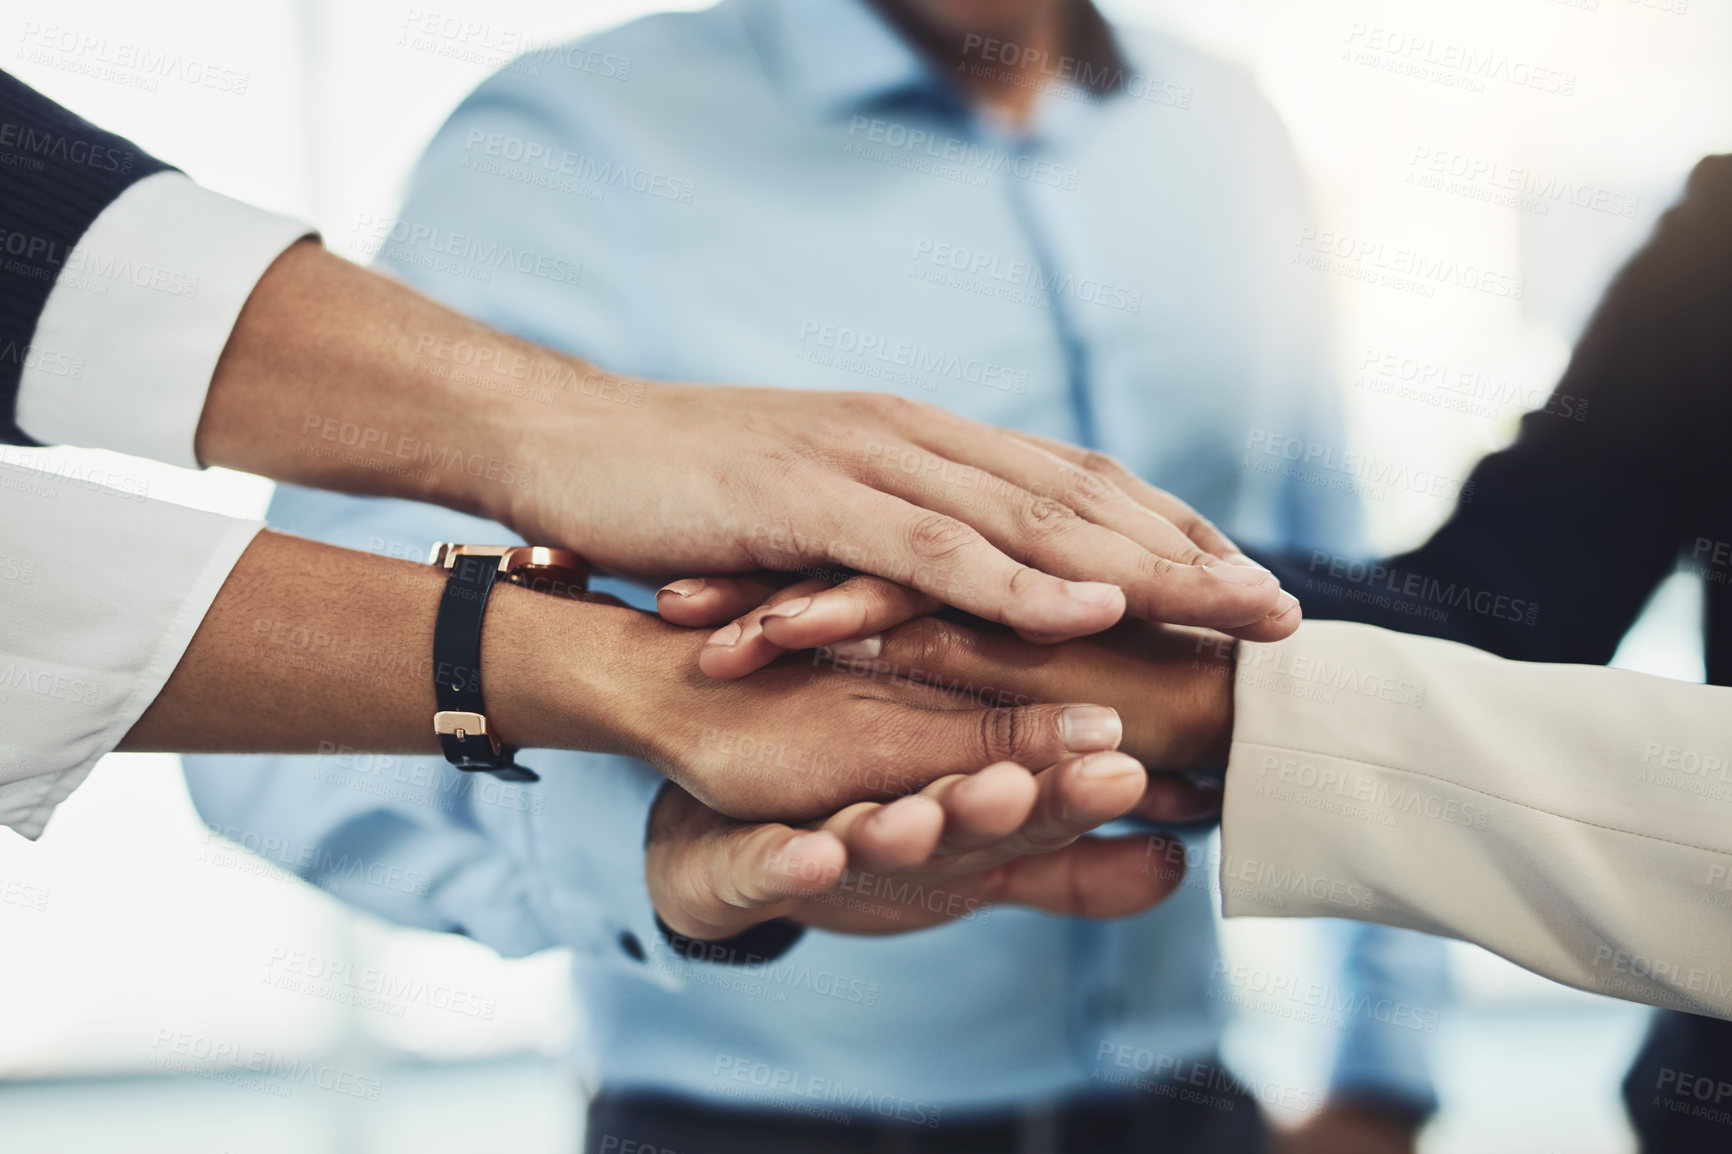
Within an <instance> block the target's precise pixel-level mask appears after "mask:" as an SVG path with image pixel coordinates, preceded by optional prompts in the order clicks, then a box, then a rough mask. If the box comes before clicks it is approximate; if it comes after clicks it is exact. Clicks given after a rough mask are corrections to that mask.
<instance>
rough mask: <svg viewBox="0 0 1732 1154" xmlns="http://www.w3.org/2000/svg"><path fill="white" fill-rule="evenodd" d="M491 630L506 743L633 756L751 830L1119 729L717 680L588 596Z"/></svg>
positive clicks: (1046, 713) (810, 671)
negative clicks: (509, 740)
mask: <svg viewBox="0 0 1732 1154" xmlns="http://www.w3.org/2000/svg"><path fill="white" fill-rule="evenodd" d="M488 628H489V630H490V632H489V634H488V635H487V636H486V638H484V642H483V649H482V652H483V667H484V675H485V679H486V682H487V684H488V686H489V715H490V718H492V719H493V720H495V721H496V722H497V724H498V729H499V731H500V732H501V733H505V734H509V735H511V737H512V740H513V743H514V744H517V745H520V746H524V747H528V748H566V747H569V746H572V745H573V744H576V745H578V747H580V748H584V749H594V750H598V751H601V752H612V753H624V754H629V755H631V756H634V757H638V758H641V759H643V760H645V761H648V762H649V763H650V764H651V765H654V766H655V767H656V768H657V769H659V770H661V771H662V772H663V773H664V774H666V775H667V776H668V777H669V778H670V779H671V780H673V781H675V782H677V783H678V784H680V785H681V786H683V787H684V788H685V789H686V790H687V791H689V792H690V793H691V794H693V795H694V796H695V797H696V798H697V799H698V800H699V801H701V802H703V803H704V804H705V805H707V806H709V807H710V808H712V809H716V810H718V811H720V812H722V813H724V814H727V815H729V816H732V817H736V818H741V819H746V820H757V821H762V820H767V819H777V820H808V819H813V818H819V817H824V816H827V815H829V814H832V813H834V812H835V811H836V810H838V809H841V808H842V807H843V806H846V805H849V804H850V803H853V802H857V801H864V800H873V799H884V798H892V797H900V796H902V795H903V794H909V793H915V792H918V791H920V790H921V789H923V788H925V787H926V786H928V785H929V784H930V783H931V782H933V781H934V780H936V779H938V778H941V777H944V776H946V775H949V774H955V773H962V772H968V771H971V770H973V769H975V768H977V767H979V766H981V765H987V764H991V763H994V762H998V761H1006V760H1009V761H1015V762H1018V763H1022V764H1031V765H1050V764H1053V763H1055V762H1057V761H1059V760H1061V759H1062V758H1065V757H1067V756H1071V755H1074V754H1080V753H1091V752H1098V751H1103V750H1110V749H1113V748H1114V747H1116V746H1117V745H1118V743H1119V739H1120V736H1121V733H1122V725H1121V723H1120V721H1119V718H1118V715H1117V714H1115V713H1114V712H1113V711H1112V710H1111V709H1106V708H1103V707H1101V706H1096V705H1084V704H1061V703H1051V702H1041V703H1022V702H1019V703H1015V704H1005V705H995V706H993V707H986V706H983V705H982V704H981V703H980V702H979V701H978V700H977V699H975V698H973V697H970V696H967V695H964V694H957V693H952V692H949V691H947V690H944V689H941V688H938V687H934V686H930V685H925V684H921V683H919V682H918V681H917V680H915V681H911V680H910V679H909V678H907V677H905V676H902V675H900V674H898V673H896V672H895V671H882V670H865V669H862V670H853V669H848V668H838V667H835V666H833V665H832V664H831V663H829V662H821V661H813V660H805V661H801V660H799V659H794V658H790V659H788V660H785V661H781V662H778V663H775V664H773V665H771V666H769V667H768V668H765V669H763V670H761V671H759V672H758V673H757V674H756V675H755V676H752V677H749V678H744V679H742V680H739V681H716V680H713V679H711V678H709V677H706V676H704V675H703V674H702V673H701V672H699V670H698V668H697V656H698V650H699V649H700V648H701V647H702V645H703V641H704V635H703V634H702V633H701V632H693V631H691V630H686V629H678V628H675V627H673V626H670V625H667V624H666V623H664V622H662V621H660V620H659V619H657V618H656V617H655V616H653V615H651V614H646V613H639V612H637V611H635V610H632V609H629V608H624V607H619V606H613V605H607V604H601V603H597V602H596V601H594V600H591V601H587V602H570V601H560V600H558V599H556V598H551V597H546V596H542V595H539V594H534V593H527V592H523V591H521V590H516V589H510V588H507V589H504V590H501V591H500V592H499V593H497V594H495V600H494V603H493V604H492V605H491V606H490V608H489V611H488ZM489 653H497V654H498V655H499V658H498V661H497V662H496V663H494V664H493V666H492V667H491V668H488V663H489V660H490V659H489V658H488V656H487V655H488V654H489ZM495 687H497V688H495ZM574 735H581V736H580V737H579V738H574ZM1131 800H1132V801H1134V800H1135V799H1134V798H1133V799H1131ZM1126 804H1127V805H1129V804H1130V803H1129V802H1127V803H1126Z"/></svg>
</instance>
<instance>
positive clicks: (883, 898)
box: [645, 753, 1184, 941]
mask: <svg viewBox="0 0 1732 1154" xmlns="http://www.w3.org/2000/svg"><path fill="white" fill-rule="evenodd" d="M1144 776H1145V775H1144V773H1143V770H1142V767H1141V766H1139V765H1138V764H1137V763H1136V762H1135V761H1133V760H1132V759H1131V758H1129V757H1126V756H1124V755H1123V754H1118V753H1096V754H1090V755H1088V756H1086V757H1080V758H1072V759H1070V760H1068V761H1065V762H1062V763H1060V764H1058V765H1055V766H1053V767H1051V768H1049V769H1046V770H1044V771H1042V772H1041V773H1038V774H1031V773H1029V771H1028V770H1026V769H1023V768H1022V767H1021V766H1018V765H1015V764H1013V763H1010V762H1000V763H998V764H996V765H991V766H988V767H987V768H985V769H982V770H979V771H977V772H975V773H972V774H954V775H950V776H947V777H943V778H940V779H939V780H937V781H934V782H933V783H932V784H931V785H929V786H927V787H926V788H925V789H923V790H921V791H920V792H919V793H917V794H914V795H912V796H908V797H903V798H900V799H898V800H896V801H893V802H890V803H888V804H878V803H873V802H862V803H860V804H857V805H853V806H849V807H848V808H847V809H844V810H842V811H841V812H840V813H837V814H835V815H834V816H833V817H831V818H829V819H828V820H826V821H824V822H822V823H821V824H819V825H818V826H817V827H816V828H814V829H795V828H792V827H790V826H786V825H780V824H766V825H751V824H747V823H744V822H737V821H733V820H731V819H729V818H725V817H722V816H721V815H719V814H717V813H715V812H713V811H712V810H709V809H707V808H706V807H704V806H703V805H702V804H700V803H699V802H697V801H696V800H695V799H694V798H692V797H691V795H690V794H687V793H686V792H685V791H684V790H681V789H680V788H679V787H678V786H676V785H671V784H670V785H668V786H666V787H665V788H664V789H663V791H662V793H661V796H660V797H659V798H658V799H657V802H656V807H655V810H654V812H653V814H652V816H651V819H650V830H649V839H648V850H647V856H646V864H645V870H646V880H647V882H648V884H649V890H650V896H651V898H652V899H653V901H654V903H655V907H656V911H657V912H658V913H659V914H660V915H661V917H662V920H663V921H665V922H666V923H667V924H668V926H669V927H670V928H672V929H673V930H675V931H676V932H677V933H680V934H683V935H685V936H687V937H690V938H695V939H699V940H709V941H714V940H720V939H724V938H728V937H732V936H733V935H735V934H738V933H741V932H743V931H744V930H746V929H748V928H750V927H751V926H753V925H756V924H758V923H760V922H764V921H768V920H770V919H771V918H790V919H793V920H796V921H798V922H800V923H802V924H804V925H808V926H811V927H813V928H815V929H825V930H832V931H836V932H840V933H855V934H891V933H903V932H907V931H909V930H916V929H921V928H924V927H927V926H932V925H937V924H939V923H942V922H946V921H952V920H955V919H958V918H973V917H980V916H984V913H985V909H986V907H987V906H989V905H992V904H995V903H1011V904H1016V905H1023V906H1029V907H1032V908H1034V909H1039V910H1045V911H1047V912H1049V913H1054V914H1064V915H1071V916H1078V917H1097V918H1107V917H1125V916H1128V915H1130V914H1134V913H1139V912H1141V911H1142V910H1145V909H1148V908H1149V907H1151V906H1153V905H1155V904H1157V903H1158V902H1160V901H1161V900H1162V899H1163V898H1165V897H1166V896H1167V895H1168V894H1170V893H1171V892H1172V891H1173V890H1174V889H1175V888H1177V886H1178V884H1179V882H1180V880H1181V878H1182V875H1183V866H1182V862H1183V856H1184V855H1182V854H1178V855H1175V854H1171V853H1167V852H1163V851H1164V849H1165V844H1164V839H1162V838H1158V837H1150V836H1135V837H1125V838H1112V839H1096V838H1085V837H1083V835H1084V834H1086V833H1087V832H1088V831H1089V830H1091V829H1094V828H1095V827H1096V826H1099V825H1101V824H1103V823H1105V822H1108V821H1111V820H1113V819H1115V818H1117V817H1119V816H1121V815H1123V814H1124V813H1126V812H1127V811H1129V810H1130V809H1131V808H1132V806H1134V805H1135V804H1136V802H1137V800H1138V798H1140V797H1141V796H1142V793H1143V786H1144ZM1079 839H1080V840H1079ZM1175 862H1177V863H1179V864H1175Z"/></svg>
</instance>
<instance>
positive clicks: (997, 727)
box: [980, 709, 1027, 765]
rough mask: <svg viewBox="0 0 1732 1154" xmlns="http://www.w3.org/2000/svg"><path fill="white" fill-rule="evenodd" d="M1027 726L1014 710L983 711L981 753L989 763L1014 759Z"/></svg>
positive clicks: (981, 715)
mask: <svg viewBox="0 0 1732 1154" xmlns="http://www.w3.org/2000/svg"><path fill="white" fill-rule="evenodd" d="M1026 728H1027V724H1026V722H1025V721H1024V720H1023V718H1022V715H1021V714H1019V713H1018V712H1017V711H1016V710H1014V709H983V710H981V712H980V751H981V754H982V756H984V757H985V759H986V761H984V762H982V763H981V764H983V765H984V764H986V763H987V762H993V761H1002V760H1006V759H1012V760H1014V758H1013V755H1014V754H1015V752H1016V751H1017V750H1018V749H1019V748H1020V747H1021V742H1022V741H1023V740H1024V730H1026Z"/></svg>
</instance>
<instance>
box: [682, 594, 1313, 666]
mask: <svg viewBox="0 0 1732 1154" xmlns="http://www.w3.org/2000/svg"><path fill="white" fill-rule="evenodd" d="M1283 596H1286V594H1283ZM942 608H943V606H942V605H940V604H939V603H938V601H937V600H936V599H934V598H931V597H928V596H927V595H926V594H924V593H921V592H919V591H918V590H914V589H909V588H907V587H906V586H902V585H897V584H895V583H894V582H891V581H886V580H884V579H883V578H880V577H868V576H857V577H852V578H849V579H847V580H845V581H843V582H842V583H840V584H832V583H831V582H830V581H827V580H824V579H822V578H808V579H805V580H795V581H793V582H792V583H789V582H788V580H787V578H786V577H783V576H781V575H778V574H773V573H772V574H752V575H748V576H741V577H707V578H705V577H698V578H687V579H684V580H680V581H674V582H672V583H670V584H668V585H666V586H663V587H662V589H661V590H660V591H659V592H658V593H657V595H656V609H657V611H658V612H660V614H661V616H662V618H663V619H664V620H667V621H669V622H672V623H674V624H676V625H685V626H688V627H691V628H706V627H707V628H713V627H715V626H718V625H719V626H721V627H720V628H719V629H716V631H715V632H714V633H713V634H712V635H711V636H710V638H709V640H708V642H707V643H706V644H705V646H704V647H703V649H702V650H701V651H700V652H699V655H698V665H699V668H701V669H702V670H703V671H704V672H705V673H707V674H709V675H710V676H711V677H717V678H724V679H728V678H736V677H744V676H745V675H746V674H748V673H750V672H752V671H753V670H755V669H760V668H762V667H763V666H764V665H766V664H768V663H769V662H771V661H774V660H775V659H776V658H777V657H780V656H781V655H782V654H784V653H789V652H793V651H797V650H802V649H818V648H827V649H829V650H830V651H831V652H832V653H834V654H835V655H836V656H838V657H845V658H850V659H852V658H857V657H864V658H871V657H876V656H877V655H878V653H879V651H880V648H881V646H882V643H883V635H884V631H885V630H888V629H892V628H894V627H895V626H897V625H900V624H902V623H904V622H906V621H911V620H913V619H915V618H918V617H922V616H925V615H927V614H930V613H933V612H936V611H938V610H940V609H942ZM1300 620H1301V613H1300V610H1299V606H1298V603H1297V602H1294V603H1293V606H1292V610H1291V612H1290V613H1289V614H1287V616H1285V617H1283V618H1282V620H1281V629H1282V631H1281V633H1280V636H1282V637H1285V636H1286V635H1287V634H1288V633H1290V632H1291V631H1292V630H1293V629H1294V628H1297V627H1298V625H1299V623H1300ZM724 622H726V624H723V623H724ZM1268 624H1269V622H1267V621H1265V622H1264V623H1263V625H1264V626H1267V625H1268ZM1125 625H1126V627H1127V628H1129V629H1131V631H1132V633H1133V635H1134V633H1135V630H1134V626H1135V625H1136V623H1135V622H1126V623H1125ZM1237 632H1238V633H1239V634H1240V635H1241V636H1246V637H1247V639H1249V640H1257V641H1264V640H1271V639H1273V638H1271V637H1269V636H1267V635H1266V634H1267V633H1268V630H1267V629H1266V628H1264V629H1258V630H1254V631H1248V630H1239V631H1237ZM1050 640H1052V639H1049V641H1050Z"/></svg>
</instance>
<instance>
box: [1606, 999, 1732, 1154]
mask: <svg viewBox="0 0 1732 1154" xmlns="http://www.w3.org/2000/svg"><path fill="white" fill-rule="evenodd" d="M1624 1108H1625V1109H1626V1110H1627V1111H1628V1112H1629V1115H1630V1125H1631V1126H1632V1127H1634V1128H1635V1131H1636V1135H1637V1137H1638V1138H1639V1139H1640V1140H1641V1151H1642V1154H1726V1151H1728V1150H1732V1022H1722V1021H1720V1020H1719V1019H1718V1018H1701V1017H1697V1016H1696V1015H1695V1014H1680V1013H1678V1012H1677V1011H1675V1010H1661V1011H1660V1012H1659V1013H1657V1014H1655V1015H1654V1024H1653V1026H1651V1027H1650V1028H1649V1030H1648V1037H1647V1040H1646V1041H1645V1042H1643V1043H1642V1051H1641V1053H1639V1054H1637V1055H1636V1061H1635V1063H1634V1064H1633V1065H1632V1066H1631V1067H1630V1073H1629V1076H1628V1077H1626V1078H1625V1079H1624Z"/></svg>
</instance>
